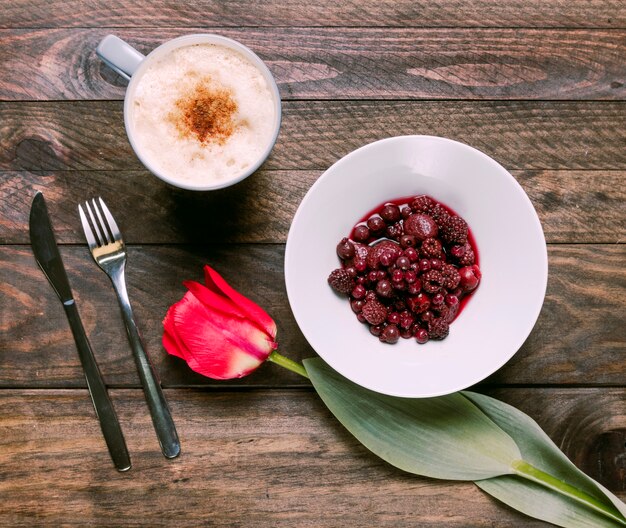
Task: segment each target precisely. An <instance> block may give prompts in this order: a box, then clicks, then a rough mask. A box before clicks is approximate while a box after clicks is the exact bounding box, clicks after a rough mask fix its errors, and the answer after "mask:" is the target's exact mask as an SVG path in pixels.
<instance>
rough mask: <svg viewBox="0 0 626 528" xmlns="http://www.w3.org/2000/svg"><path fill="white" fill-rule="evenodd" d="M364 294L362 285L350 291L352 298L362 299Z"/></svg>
mask: <svg viewBox="0 0 626 528" xmlns="http://www.w3.org/2000/svg"><path fill="white" fill-rule="evenodd" d="M365 293H366V290H365V286H363V285H362V284H357V285H356V286H355V287H354V289H353V290H352V298H353V299H363V297H365Z"/></svg>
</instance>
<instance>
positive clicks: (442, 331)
mask: <svg viewBox="0 0 626 528" xmlns="http://www.w3.org/2000/svg"><path fill="white" fill-rule="evenodd" d="M449 333H450V325H449V324H448V323H446V321H445V320H444V319H443V318H438V319H432V320H431V321H429V322H428V337H430V339H445V338H446V337H447V336H448V334H449Z"/></svg>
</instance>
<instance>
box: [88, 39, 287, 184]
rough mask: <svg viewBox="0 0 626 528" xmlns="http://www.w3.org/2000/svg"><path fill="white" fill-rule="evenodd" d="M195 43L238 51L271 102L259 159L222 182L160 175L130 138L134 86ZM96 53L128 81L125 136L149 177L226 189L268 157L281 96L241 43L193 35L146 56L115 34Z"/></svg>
mask: <svg viewBox="0 0 626 528" xmlns="http://www.w3.org/2000/svg"><path fill="white" fill-rule="evenodd" d="M195 44H215V45H219V46H223V47H226V48H230V49H233V50H235V51H237V52H239V53H240V54H241V55H243V56H244V57H245V58H246V59H248V60H249V61H250V62H251V63H252V64H253V65H254V66H255V67H256V68H257V69H258V70H259V71H260V72H261V74H262V75H263V77H264V78H265V80H266V82H267V86H268V88H269V91H270V93H271V95H272V99H273V102H274V123H273V137H272V140H271V141H270V143H269V145H268V147H267V148H266V150H265V151H264V152H263V153H262V154H261V155H260V156H259V158H258V160H257V161H256V162H255V163H253V164H252V165H251V166H249V167H248V168H246V169H245V170H243V171H242V172H241V173H239V174H236V175H235V176H234V177H232V178H229V179H227V180H225V181H219V182H213V183H195V182H189V181H181V180H177V179H175V178H172V177H171V176H169V175H167V174H163V173H162V172H161V171H159V170H157V169H156V168H155V167H154V165H153V164H152V163H150V160H149V159H147V158H146V156H145V155H144V153H143V152H142V151H141V148H140V146H139V145H138V143H137V142H136V141H135V139H134V137H133V126H132V123H131V105H132V101H133V97H134V93H135V90H136V87H137V86H138V84H139V80H140V78H141V76H142V75H143V73H144V72H145V71H146V70H147V68H148V67H149V66H150V64H151V63H153V62H154V61H155V60H158V59H159V58H160V57H163V56H164V55H166V54H168V53H170V52H171V51H173V50H174V49H177V48H180V47H184V46H192V45H195ZM96 53H97V54H98V56H99V57H100V58H101V59H102V60H103V61H104V62H105V63H106V64H107V65H108V66H110V67H111V68H112V69H113V70H115V71H116V72H117V73H119V74H120V75H121V76H123V77H125V78H126V79H128V80H129V81H130V82H129V83H128V87H127V88H126V95H125V97H124V125H125V127H126V134H127V135H128V140H129V141H130V144H131V146H132V148H133V150H134V152H135V154H136V155H137V157H138V158H139V160H140V161H141V162H142V163H143V164H144V165H145V166H146V168H147V169H148V170H149V171H150V172H152V174H154V175H155V176H157V177H158V178H160V179H161V180H163V181H165V182H167V183H169V184H170V185H173V186H175V187H180V188H183V189H189V190H194V191H210V190H214V189H221V188H223V187H228V186H230V185H233V184H235V183H237V182H240V181H241V180H243V179H244V178H247V177H248V176H250V174H252V173H253V172H254V171H255V170H257V169H258V168H259V166H260V165H261V164H262V163H263V162H264V161H265V159H266V158H267V157H268V156H269V154H270V152H271V150H272V148H273V147H274V143H275V142H276V138H277V137H278V131H279V129H280V121H281V102H280V94H279V92H278V87H277V86H276V81H275V80H274V77H273V76H272V74H271V72H270V71H269V69H268V68H267V66H266V65H265V63H264V62H263V61H262V60H261V59H260V58H259V57H258V56H257V55H256V54H255V53H254V52H253V51H252V50H250V49H249V48H247V47H246V46H244V45H243V44H241V43H239V42H237V41H235V40H232V39H229V38H226V37H222V36H219V35H213V34H194V35H186V36H183V37H178V38H175V39H172V40H169V41H167V42H165V43H163V44H161V45H160V46H158V47H157V48H155V49H154V50H152V51H151V52H150V53H149V54H148V55H147V56H146V55H143V54H142V53H140V52H139V51H137V50H136V49H135V48H133V47H132V46H131V45H130V44H128V43H126V42H124V41H123V40H122V39H120V38H119V37H116V36H115V35H108V36H106V37H105V38H104V39H102V41H101V42H100V44H99V45H98V47H97V49H96Z"/></svg>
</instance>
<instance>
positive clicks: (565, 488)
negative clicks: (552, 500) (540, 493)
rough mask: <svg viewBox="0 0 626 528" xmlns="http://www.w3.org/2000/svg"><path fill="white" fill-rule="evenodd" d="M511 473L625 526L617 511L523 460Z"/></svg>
mask: <svg viewBox="0 0 626 528" xmlns="http://www.w3.org/2000/svg"><path fill="white" fill-rule="evenodd" d="M512 467H513V471H514V472H515V474H516V475H519V476H520V477H523V478H525V479H527V480H530V481H532V482H536V483H537V484H540V485H542V486H544V487H546V488H549V489H551V490H553V491H556V492H557V493H560V494H561V495H565V496H566V497H569V498H570V499H572V500H574V501H576V502H578V503H580V504H582V505H584V506H587V507H588V508H591V509H592V510H595V511H597V512H599V513H601V514H602V515H604V516H606V517H609V518H610V519H612V520H614V521H617V522H618V523H619V524H621V525H622V526H626V520H625V519H624V517H623V516H621V515H620V514H619V512H618V513H617V515H616V513H615V512H616V511H617V510H615V509H614V510H611V509H610V508H609V507H607V506H606V504H604V503H602V502H600V501H599V500H598V499H596V498H595V497H592V496H591V495H589V494H588V493H586V492H584V491H582V490H579V489H578V488H576V487H574V486H572V485H571V484H568V483H567V482H563V481H562V480H559V479H558V478H556V477H553V476H552V475H550V474H548V473H545V472H544V471H541V470H540V469H537V468H536V467H534V466H532V465H530V464H529V463H528V462H526V461H524V460H517V461H515V462H514V463H513V465H512Z"/></svg>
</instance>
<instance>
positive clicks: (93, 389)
mask: <svg viewBox="0 0 626 528" xmlns="http://www.w3.org/2000/svg"><path fill="white" fill-rule="evenodd" d="M63 307H64V308H65V314H66V315H67V320H68V321H69V323H70V327H71V329H72V334H73V335H74V341H75V342H76V347H77V348H78V356H79V358H80V362H81V364H82V366H83V372H84V373H85V378H86V380H87V387H88V388H89V394H90V395H91V401H92V402H93V406H94V409H95V410H96V416H97V417H98V420H99V421H100V427H101V428H102V434H103V435H104V440H105V441H106V444H107V447H108V448H109V454H110V455H111V458H112V459H113V463H114V464H115V467H116V468H117V470H118V471H127V470H129V469H130V457H129V455H128V449H126V442H125V441H124V435H123V434H122V429H121V427H120V423H119V421H118V419H117V414H116V413H115V409H114V408H113V404H112V403H111V399H110V398H109V394H108V393H107V388H106V386H105V384H104V380H103V379H102V374H101V373H100V369H99V368H98V364H97V363H96V358H95V357H94V355H93V351H92V350H91V345H90V344H89V340H88V339H87V335H86V334H85V329H84V328H83V323H82V322H81V320H80V315H79V314H78V308H76V303H75V302H74V300H73V299H72V300H70V301H67V302H64V303H63Z"/></svg>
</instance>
